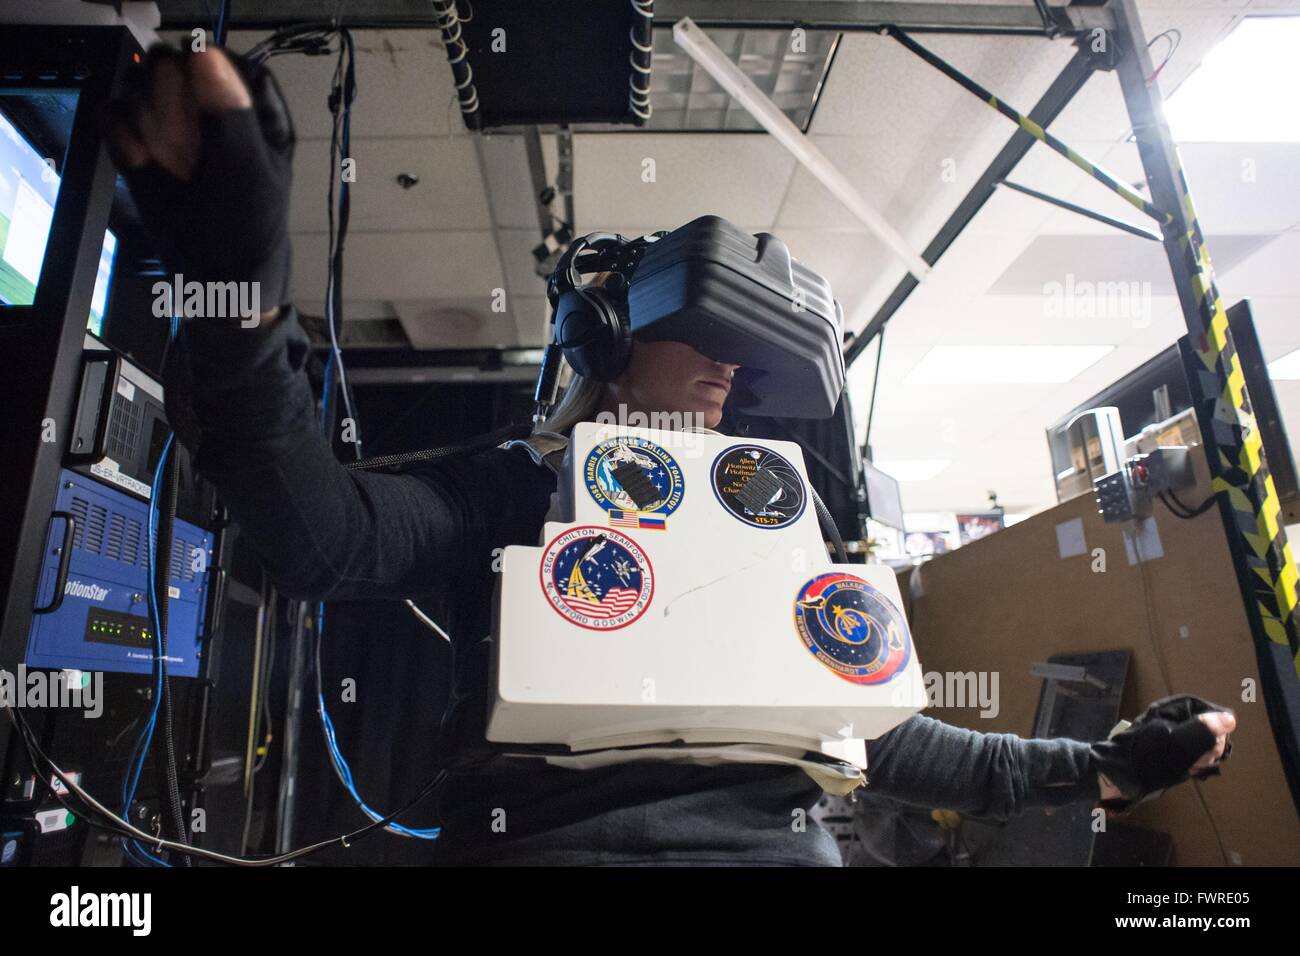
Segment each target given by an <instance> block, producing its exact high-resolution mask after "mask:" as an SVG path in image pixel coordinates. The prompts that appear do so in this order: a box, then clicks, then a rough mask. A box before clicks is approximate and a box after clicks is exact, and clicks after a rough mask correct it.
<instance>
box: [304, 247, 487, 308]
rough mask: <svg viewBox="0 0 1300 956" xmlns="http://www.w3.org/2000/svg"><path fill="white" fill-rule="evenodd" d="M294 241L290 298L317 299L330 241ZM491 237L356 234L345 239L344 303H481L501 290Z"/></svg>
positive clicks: (323, 276)
mask: <svg viewBox="0 0 1300 956" xmlns="http://www.w3.org/2000/svg"><path fill="white" fill-rule="evenodd" d="M293 241H294V293H295V294H301V295H303V296H304V297H309V298H313V299H320V298H321V293H320V290H322V289H324V288H325V280H326V260H327V257H328V240H327V237H326V236H325V235H324V234H323V233H311V234H308V235H297V236H294V237H293ZM504 282H505V276H504V274H503V273H502V271H501V265H500V260H499V259H498V258H497V251H496V244H495V242H494V241H493V238H492V233H491V232H487V231H475V232H357V233H352V234H350V235H349V236H348V242H347V263H346V267H345V271H344V281H343V290H344V296H345V298H346V299H348V300H351V299H383V300H397V299H441V298H465V299H476V300H479V299H481V300H482V301H484V302H487V301H488V300H489V299H490V298H491V296H492V290H493V289H497V288H504Z"/></svg>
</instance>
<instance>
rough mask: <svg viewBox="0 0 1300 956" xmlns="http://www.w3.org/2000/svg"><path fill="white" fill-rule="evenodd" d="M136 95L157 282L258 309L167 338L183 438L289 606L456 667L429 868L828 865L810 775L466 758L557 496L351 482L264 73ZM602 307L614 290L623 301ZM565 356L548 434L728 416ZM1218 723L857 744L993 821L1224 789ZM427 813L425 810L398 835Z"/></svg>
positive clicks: (666, 388) (433, 465) (705, 369)
mask: <svg viewBox="0 0 1300 956" xmlns="http://www.w3.org/2000/svg"><path fill="white" fill-rule="evenodd" d="M129 89H130V92H129V94H128V95H127V96H126V97H125V98H124V99H123V100H121V101H120V102H118V103H117V104H115V107H114V110H113V112H112V115H111V116H110V117H109V124H108V130H107V133H108V138H109V143H110V149H111V151H112V154H113V157H114V159H115V161H116V162H117V164H118V166H119V167H120V169H121V170H122V173H123V175H124V177H125V178H126V180H127V182H128V184H129V186H130V189H131V192H132V195H133V197H134V199H135V201H136V203H137V206H138V207H139V210H140V213H141V216H142V218H143V220H144V222H145V224H146V226H147V227H148V228H149V229H150V231H151V232H152V233H153V234H154V235H155V236H156V238H157V239H158V241H159V245H160V248H161V250H162V252H163V254H164V257H165V260H166V263H167V265H168V267H169V268H170V269H171V270H172V271H174V272H179V273H183V274H184V276H185V278H186V280H197V281H201V282H203V281H212V282H230V281H234V282H256V283H259V288H260V290H261V301H262V303H263V304H264V305H265V306H268V308H267V309H266V311H265V312H264V314H263V317H262V321H261V322H260V323H258V324H257V326H256V327H255V328H243V327H241V326H240V323H239V321H238V320H236V319H229V318H227V319H222V318H214V317H197V318H189V319H187V320H186V321H185V322H184V323H182V327H181V331H180V334H179V336H178V338H177V340H176V342H175V343H174V344H173V347H172V363H171V367H170V369H169V372H168V376H167V378H168V403H169V411H170V418H171V422H172V425H173V427H174V428H175V429H176V432H177V435H178V437H179V439H180V440H181V441H182V443H184V444H185V445H186V446H187V447H188V448H189V449H190V450H191V452H192V453H193V456H194V463H195V465H196V467H197V468H198V470H199V471H200V472H201V473H203V474H204V475H205V476H206V477H207V478H208V479H209V480H210V481H212V482H213V484H215V485H216V487H217V488H218V489H219V490H220V492H221V496H222V499H223V501H224V502H225V503H226V505H227V507H228V509H229V511H230V513H231V515H232V516H233V518H234V519H235V520H236V521H237V522H238V523H239V525H240V526H241V529H242V531H243V534H244V535H245V537H246V538H247V539H248V540H249V541H250V542H251V544H252V546H253V547H254V548H255V549H256V551H257V552H258V554H259V556H260V557H261V559H262V561H263V563H264V566H265V568H266V570H267V573H268V575H269V576H270V577H271V579H272V580H273V581H274V582H276V584H277V586H278V587H279V588H280V589H281V591H282V592H283V593H284V594H286V595H288V596H290V597H294V598H299V599H303V600H310V601H346V600H374V599H392V600H401V599H406V598H412V599H415V600H417V601H419V602H420V604H421V606H422V607H424V608H426V609H428V610H429V612H430V614H432V615H433V616H434V617H435V619H436V620H438V621H439V623H441V624H442V625H443V627H444V628H445V629H446V631H447V632H448V633H449V634H450V635H451V638H452V642H453V647H455V648H456V649H457V652H458V653H457V654H456V657H457V658H459V660H458V661H457V665H456V672H457V673H456V686H457V688H458V689H459V694H460V695H461V696H462V698H463V699H462V700H461V701H460V703H461V704H462V705H463V706H460V707H457V708H456V709H455V710H454V711H453V713H454V719H452V720H451V721H450V724H449V726H448V728H447V735H446V736H447V746H446V748H445V749H444V752H443V755H444V757H445V758H446V759H448V760H449V761H451V762H452V763H453V765H454V766H455V767H457V768H458V769H457V772H455V773H453V774H452V775H451V777H450V778H449V780H448V781H447V782H446V784H445V786H444V788H443V790H442V793H441V795H440V799H439V801H438V803H439V808H440V811H441V815H440V819H439V820H438V822H439V824H440V825H441V826H442V827H443V831H442V836H441V838H440V839H439V840H438V841H437V843H436V844H435V849H434V855H433V857H432V859H433V860H434V861H435V862H446V863H456V864H475V863H555V864H565V863H574V864H623V863H647V864H652V863H677V864H683V863H700V864H718V863H733V864H796V865H797V864H806V865H838V863H839V860H840V857H839V852H838V849H837V847H836V844H835V842H834V840H833V839H832V838H831V837H830V835H829V834H828V833H826V832H825V831H824V830H822V829H820V828H819V827H818V826H816V825H815V824H812V823H809V824H808V825H807V826H799V825H797V821H798V820H799V819H800V817H801V813H800V811H807V810H808V809H809V808H811V807H812V806H813V805H814V804H815V803H816V802H817V800H818V799H819V797H820V795H821V793H820V788H818V787H817V786H816V785H815V784H814V783H813V782H812V781H811V779H810V778H809V777H808V776H806V775H805V774H804V773H803V772H802V771H800V770H796V769H790V768H785V767H779V766H768V765H753V766H749V765H746V766H727V767H707V766H694V765H688V766H682V765H677V764H658V765H656V764H642V763H635V764H623V765H618V766H613V767H608V768H603V769H598V770H586V771H576V770H567V769H560V768H556V767H550V766H547V765H545V764H544V763H542V762H541V761H533V760H520V759H517V758H506V759H502V758H497V759H495V760H489V759H487V757H486V754H482V753H480V754H477V755H476V750H478V751H481V750H482V749H483V743H484V742H483V729H484V728H483V720H484V716H485V712H486V706H485V695H486V694H487V691H488V675H487V667H486V664H487V657H486V654H485V653H483V651H484V649H485V648H486V646H487V645H486V644H485V643H484V642H483V640H482V638H483V637H484V636H485V635H487V634H489V633H490V632H491V624H490V610H491V608H490V602H491V594H492V590H493V583H494V572H493V567H494V562H493V559H494V554H495V553H498V552H496V549H499V548H502V547H504V546H506V545H509V544H526V545H530V546H535V545H536V544H537V542H538V540H539V536H540V533H541V529H542V524H543V520H544V518H545V515H546V512H547V510H548V508H549V505H550V499H551V494H552V492H553V491H554V490H555V485H556V482H555V475H554V474H553V472H552V471H551V470H550V469H548V468H546V467H545V466H544V464H543V463H541V462H540V460H539V456H535V455H533V454H530V453H529V449H525V448H520V447H511V448H495V449H491V450H489V451H486V452H483V453H481V454H477V455H472V456H464V457H459V458H455V459H452V460H446V461H438V462H428V463H424V464H423V465H421V466H417V467H415V468H412V469H411V470H410V471H409V472H408V473H404V474H375V473H367V472H362V471H351V470H347V469H345V468H344V467H343V466H342V465H341V464H340V463H339V462H338V461H337V460H336V459H335V457H334V455H333V453H332V450H331V448H330V447H329V445H328V443H327V442H326V441H325V440H324V439H323V438H322V437H321V435H320V432H319V427H318V425H317V422H316V418H315V405H314V400H313V395H312V391H311V388H310V386H309V383H308V380H307V376H306V373H305V363H306V359H307V356H308V353H309V346H308V341H307V338H306V336H305V335H304V333H303V331H302V329H301V328H300V326H299V324H298V322H297V320H296V318H295V316H294V314H293V309H292V306H291V305H290V304H289V295H288V289H289V241H288V234H287V209H288V200H289V191H290V167H291V160H292V151H293V144H294V138H293V132H292V126H291V123H290V120H289V115H288V111H287V109H286V108H285V105H284V102H283V100H282V98H281V97H280V95H279V92H278V90H277V89H276V87H275V84H274V81H273V80H272V79H271V76H270V74H269V72H268V71H266V69H265V68H264V67H260V66H250V65H249V64H247V63H245V62H242V61H232V60H231V59H229V58H227V56H226V55H225V54H224V53H222V52H220V51H211V52H206V53H199V54H190V55H180V54H177V53H175V52H174V51H172V52H168V51H166V50H154V51H151V52H150V55H149V56H148V57H147V59H146V61H145V63H144V64H143V66H142V67H141V68H139V69H138V70H137V71H136V72H135V74H134V75H133V76H132V77H131V79H130V81H129ZM606 291H608V292H610V293H611V294H613V293H616V292H617V291H618V289H617V282H615V283H614V285H613V286H611V287H610V288H609V289H607V290H606ZM600 324H601V323H599V322H598V323H597V325H598V326H599V325H600ZM587 331H588V332H589V331H590V330H589V329H588V330H587ZM625 332H626V329H622V330H621V331H620V330H618V329H614V330H612V331H611V332H610V334H613V335H615V337H617V336H619V335H623V334H624V333H625ZM602 334H604V333H602ZM559 335H560V338H561V341H563V342H564V343H565V344H566V345H567V346H568V349H567V353H568V355H569V358H570V360H571V361H573V362H575V363H576V364H578V365H580V366H583V367H582V368H580V371H584V372H586V373H587V374H588V376H589V377H586V378H583V377H581V376H579V377H578V378H577V379H576V380H575V382H574V383H573V384H572V385H571V386H570V388H569V390H568V392H567V394H566V396H565V398H564V400H563V401H562V402H561V403H560V405H559V406H558V408H557V409H556V410H555V412H554V413H553V414H552V416H551V417H550V419H549V420H548V421H547V422H546V423H545V425H544V426H543V428H544V430H546V431H550V432H560V433H563V432H566V431H567V430H568V429H569V428H571V427H572V425H573V423H574V422H577V421H581V420H583V419H588V418H594V417H595V414H597V413H599V412H601V411H615V412H616V411H617V410H618V409H619V408H620V406H621V407H622V408H623V409H625V410H628V411H641V412H644V413H655V412H676V413H682V414H690V415H692V416H699V418H698V419H696V420H698V421H701V422H702V423H703V424H704V425H705V426H706V427H712V426H714V425H716V424H717V423H718V421H719V419H720V418H721V416H722V410H723V405H724V403H725V402H726V400H727V396H728V392H729V390H730V388H731V386H732V375H733V373H734V372H735V370H736V366H734V365H730V364H725V363H721V362H715V361H713V360H711V359H709V358H707V357H705V356H704V355H701V354H700V353H699V352H697V351H696V350H695V349H693V348H692V347H691V346H690V345H687V344H684V343H681V342H651V343H644V342H628V343H625V345H626V346H627V347H626V349H623V348H622V347H621V346H620V348H619V349H618V350H615V352H616V353H617V354H614V353H611V351H610V349H609V348H605V347H604V346H600V347H597V345H596V339H595V338H591V339H588V338H587V333H586V332H584V333H582V334H581V335H577V334H576V333H575V335H576V337H570V338H565V336H566V335H569V333H568V332H565V330H564V329H563V328H561V329H560V330H559ZM589 345H590V346H592V347H591V348H588V346H589ZM606 345H608V343H606ZM611 355H612V356H613V357H612V358H611ZM607 360H608V361H612V363H613V364H612V365H606V364H602V363H606V362H607ZM600 379H607V381H599V380H600ZM535 450H536V449H533V451H535ZM412 677H413V679H414V675H412ZM1221 711H1222V709H1221V708H1214V707H1211V706H1210V705H1207V704H1205V702H1203V701H1197V700H1196V699H1195V698H1172V699H1170V700H1167V701H1162V702H1160V703H1159V704H1158V705H1153V707H1152V708H1151V709H1150V710H1149V711H1148V712H1147V713H1145V714H1143V716H1142V717H1141V718H1139V720H1138V721H1137V722H1136V723H1135V725H1134V727H1133V728H1132V729H1131V730H1130V731H1128V732H1126V733H1124V734H1120V735H1118V736H1116V737H1114V738H1112V739H1111V740H1109V741H1105V742H1101V743H1098V744H1093V745H1091V746H1090V745H1088V744H1086V743H1081V742H1076V741H1071V740H1065V739H1054V740H1025V739H1021V738H1019V737H1016V736H1014V735H1010V734H980V733H975V732H973V731H969V730H963V729H957V728H953V727H949V726H947V725H945V724H942V723H940V722H939V721H936V720H933V719H930V718H927V717H921V716H918V717H914V718H912V719H911V720H908V721H906V722H905V723H904V724H902V725H900V726H899V727H898V728H896V729H895V730H893V731H891V732H890V733H888V734H886V735H884V736H883V737H881V738H880V739H879V740H876V741H871V742H870V743H869V745H868V754H869V762H870V780H871V787H872V789H873V790H874V791H876V792H878V793H881V794H884V795H887V796H893V797H897V798H898V799H900V800H902V801H905V802H908V803H911V804H914V805H920V806H929V807H944V808H949V809H955V810H958V811H961V812H965V813H968V814H970V815H973V816H977V817H985V818H994V819H1004V818H1006V817H1009V816H1011V815H1013V814H1015V813H1017V812H1018V811H1020V810H1021V809H1023V808H1025V807H1028V806H1033V805H1059V804H1064V803H1069V802H1073V801H1092V802H1097V801H1099V800H1100V801H1102V803H1103V805H1105V806H1108V807H1110V808H1114V809H1122V808H1125V807H1127V806H1129V805H1131V804H1133V803H1136V802H1138V801H1140V800H1142V799H1145V798H1147V797H1149V796H1151V795H1153V794H1155V793H1158V792H1160V791H1161V790H1163V789H1164V788H1166V787H1168V786H1170V785H1172V784H1174V783H1177V782H1179V781H1181V780H1185V779H1186V778H1187V777H1188V775H1189V774H1191V775H1194V776H1197V777H1202V776H1208V775H1210V774H1212V773H1215V772H1217V763H1218V761H1219V759H1220V758H1221V757H1222V756H1223V755H1224V753H1225V745H1226V737H1227V734H1229V733H1230V732H1231V731H1232V729H1233V726H1234V722H1233V718H1232V716H1231V714H1229V713H1226V712H1221ZM480 757H481V758H482V759H479V758H480ZM430 775H432V774H430ZM503 809H504V810H505V811H506V814H507V818H508V820H509V824H508V826H507V827H506V828H505V830H504V832H501V831H500V828H498V827H496V826H494V821H496V820H497V819H498V814H499V812H500V811H501V810H503ZM428 812H430V811H429V806H428V805H425V806H422V807H418V808H416V809H415V810H414V811H413V812H412V814H411V815H412V816H413V817H416V818H423V815H424V814H427V813H428ZM402 822H405V823H407V824H408V825H409V824H411V823H412V821H411V820H404V821H402ZM792 823H796V825H792Z"/></svg>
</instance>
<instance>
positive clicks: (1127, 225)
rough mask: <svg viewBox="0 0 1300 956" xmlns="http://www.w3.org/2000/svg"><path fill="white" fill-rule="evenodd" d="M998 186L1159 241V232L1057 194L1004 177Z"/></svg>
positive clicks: (1139, 236) (1138, 235)
mask: <svg viewBox="0 0 1300 956" xmlns="http://www.w3.org/2000/svg"><path fill="white" fill-rule="evenodd" d="M998 185H999V186H1005V187H1006V188H1007V189H1014V190H1015V191H1016V192H1018V193H1024V194H1025V195H1026V196H1032V197H1033V198H1034V199H1038V200H1041V201H1042V202H1045V203H1047V204H1048V205H1049V206H1056V207H1057V208H1059V209H1064V210H1066V211H1068V212H1072V213H1075V214H1077V215H1080V216H1083V217H1084V218H1085V219H1092V220H1094V221H1095V222H1101V223H1105V224H1106V225H1108V226H1112V227H1114V228H1115V229H1119V230H1122V231H1123V232H1127V233H1129V234H1130V235H1133V236H1137V237H1138V238H1140V239H1150V240H1152V241H1154V242H1160V241H1161V237H1160V233H1158V232H1152V231H1151V230H1150V229H1143V228H1142V227H1141V226H1135V225H1133V224H1132V223H1131V222H1125V221H1124V220H1123V219H1115V218H1113V217H1111V216H1107V215H1105V214H1104V213H1100V212H1097V211H1096V210H1095V209H1089V208H1088V207H1087V206H1080V205H1079V204H1078V203H1072V202H1070V201H1068V200H1065V199H1061V198H1060V197H1058V196H1053V195H1050V194H1049V193H1042V192H1039V191H1038V190H1037V189H1030V188H1029V187H1028V186H1022V185H1020V183H1013V182H1012V181H1011V180H1009V179H1004V180H1002V182H1000V183H998Z"/></svg>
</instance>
